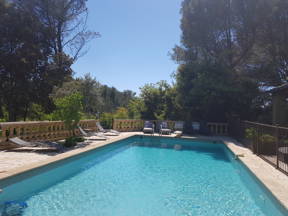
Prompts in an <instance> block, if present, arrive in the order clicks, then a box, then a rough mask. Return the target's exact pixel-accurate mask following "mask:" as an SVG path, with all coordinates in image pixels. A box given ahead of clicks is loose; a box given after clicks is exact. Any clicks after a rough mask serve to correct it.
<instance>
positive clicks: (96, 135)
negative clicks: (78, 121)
mask: <svg viewBox="0 0 288 216" xmlns="http://www.w3.org/2000/svg"><path fill="white" fill-rule="evenodd" d="M78 129H79V131H80V133H81V135H82V136H84V137H86V138H88V139H93V140H106V139H107V137H106V136H105V135H104V134H103V133H97V132H89V133H86V132H85V131H84V130H83V128H81V127H80V126H78Z"/></svg>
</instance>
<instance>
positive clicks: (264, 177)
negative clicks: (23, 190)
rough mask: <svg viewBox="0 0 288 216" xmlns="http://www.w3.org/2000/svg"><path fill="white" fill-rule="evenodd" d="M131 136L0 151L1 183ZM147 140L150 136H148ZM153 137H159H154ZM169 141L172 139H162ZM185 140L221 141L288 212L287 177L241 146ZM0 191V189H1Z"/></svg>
mask: <svg viewBox="0 0 288 216" xmlns="http://www.w3.org/2000/svg"><path fill="white" fill-rule="evenodd" d="M134 135H143V133H140V132H125V133H121V134H120V135H119V136H111V137H110V138H109V139H108V140H106V141H96V140H88V141H86V142H85V143H84V144H82V145H80V146H79V147H78V148H75V149H71V150H69V151H66V152H64V153H55V152H54V153H51V152H50V153H48V152H46V153H37V152H27V151H24V152H15V151H0V180H1V179H6V178H8V177H11V176H14V175H18V174H20V173H23V172H25V171H29V170H33V169H35V168H37V167H41V166H45V165H47V164H50V163H54V162H56V161H59V160H62V159H65V158H69V157H73V156H75V155H78V154H80V153H83V152H87V151H91V150H93V149H96V148H99V147H101V146H105V145H108V144H110V143H113V142H115V141H119V140H122V139H125V138H128V137H131V136H134ZM148 136H150V135H148ZM155 136H159V135H158V134H155ZM165 137H172V136H165ZM183 138H187V139H197V140H198V139H200V140H206V141H221V142H224V143H225V144H226V145H227V147H228V148H229V149H230V150H231V151H232V152H233V153H234V154H235V155H241V156H240V157H238V159H239V160H241V161H242V162H243V163H244V164H245V165H246V166H247V167H248V169H250V170H251V171H252V172H253V173H254V175H255V176H256V177H257V178H258V179H259V180H260V181H261V182H262V183H263V184H264V185H265V186H266V187H267V188H268V189H269V190H270V191H271V192H272V194H273V195H274V196H275V197H276V198H277V199H278V200H279V202H280V203H281V204H282V205H283V206H284V207H286V209H288V176H287V175H285V174H283V173H282V172H280V171H279V170H277V169H275V168H274V167H273V166H271V165H270V164H268V163H267V162H265V161H264V160H262V159H261V158H259V157H258V156H256V155H254V154H253V153H252V152H251V151H250V150H249V149H247V148H245V147H243V146H242V145H241V144H240V143H237V142H236V141H235V140H233V139H230V138H227V137H204V136H197V137H191V136H183ZM0 191H1V188H0Z"/></svg>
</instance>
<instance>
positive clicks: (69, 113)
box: [54, 93, 83, 135]
mask: <svg viewBox="0 0 288 216" xmlns="http://www.w3.org/2000/svg"><path fill="white" fill-rule="evenodd" d="M82 99H83V96H82V95H80V94H79V93H74V94H71V95H69V96H66V97H64V98H59V99H56V101H55V105H56V110H55V112H54V118H56V119H59V120H62V121H64V123H65V125H66V127H67V128H68V130H70V131H71V132H72V133H73V135H75V133H74V129H75V128H76V127H77V125H78V123H79V121H80V119H81V113H82V111H83V107H82Z"/></svg>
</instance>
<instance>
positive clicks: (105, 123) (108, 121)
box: [100, 113, 113, 128]
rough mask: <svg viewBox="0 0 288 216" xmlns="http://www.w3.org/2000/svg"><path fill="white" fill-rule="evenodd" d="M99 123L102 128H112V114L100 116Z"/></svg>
mask: <svg viewBox="0 0 288 216" xmlns="http://www.w3.org/2000/svg"><path fill="white" fill-rule="evenodd" d="M100 123H101V125H102V127H103V128H112V126H113V114H112V113H103V114H101V116H100Z"/></svg>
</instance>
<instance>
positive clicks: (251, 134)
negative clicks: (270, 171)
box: [239, 121, 288, 174]
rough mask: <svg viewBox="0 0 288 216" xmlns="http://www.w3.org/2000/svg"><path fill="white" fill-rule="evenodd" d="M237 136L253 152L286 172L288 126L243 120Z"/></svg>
mask: <svg viewBox="0 0 288 216" xmlns="http://www.w3.org/2000/svg"><path fill="white" fill-rule="evenodd" d="M239 138H240V141H241V142H242V143H243V144H244V145H245V146H246V147H248V148H250V149H251V150H252V151H253V153H255V154H257V155H258V156H259V157H261V158H263V159H264V160H265V161H267V162H269V163H270V164H271V165H273V166H275V167H276V168H277V169H279V170H281V171H282V172H284V173H285V174H288V128H285V127H279V126H275V125H267V124H260V123H256V122H249V121H243V122H241V134H240V136H239Z"/></svg>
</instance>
